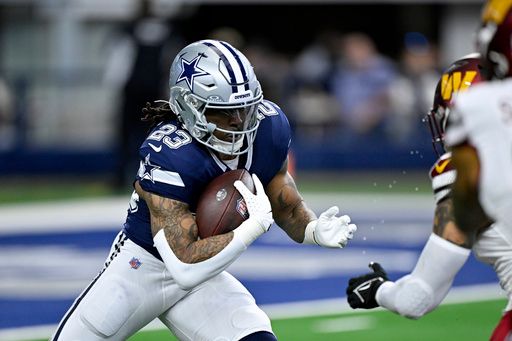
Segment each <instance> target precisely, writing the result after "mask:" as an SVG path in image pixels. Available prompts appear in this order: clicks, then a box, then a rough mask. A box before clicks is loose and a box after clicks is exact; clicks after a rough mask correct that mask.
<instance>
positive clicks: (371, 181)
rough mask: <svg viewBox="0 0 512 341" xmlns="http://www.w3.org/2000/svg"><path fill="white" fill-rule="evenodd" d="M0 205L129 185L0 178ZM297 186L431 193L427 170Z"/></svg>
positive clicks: (306, 177) (345, 175)
mask: <svg viewBox="0 0 512 341" xmlns="http://www.w3.org/2000/svg"><path fill="white" fill-rule="evenodd" d="M0 180H1V182H2V188H1V190H0V205H1V204H11V203H24V202H44V201H55V200H66V199H78V198H82V199H83V198H94V197H105V196H109V195H126V196H127V197H128V196H129V195H130V193H131V191H132V188H131V187H130V186H129V185H127V186H126V189H123V190H121V191H120V190H114V189H113V188H112V187H111V186H110V183H109V182H108V180H105V179H101V178H100V179H98V178H93V179H90V178H81V177H76V178H73V177H67V178H65V179H61V178H24V179H19V178H17V179H11V178H0ZM296 182H297V186H298V188H299V190H300V191H301V192H303V193H306V192H326V193H389V194H394V193H401V194H403V193H405V194H407V193H408V194H425V193H431V187H430V182H429V179H428V175H427V172H426V171H425V172H417V171H415V172H407V171H396V170H390V171H386V172H378V173H377V172H329V173H325V172H324V173H299V174H297V176H296Z"/></svg>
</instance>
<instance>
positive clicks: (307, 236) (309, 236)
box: [302, 219, 319, 245]
mask: <svg viewBox="0 0 512 341" xmlns="http://www.w3.org/2000/svg"><path fill="white" fill-rule="evenodd" d="M317 224H318V219H315V220H313V221H310V222H309V224H308V225H307V226H306V230H305V231H304V240H303V241H302V243H303V244H314V245H319V244H318V243H317V242H316V239H315V229H316V225H317Z"/></svg>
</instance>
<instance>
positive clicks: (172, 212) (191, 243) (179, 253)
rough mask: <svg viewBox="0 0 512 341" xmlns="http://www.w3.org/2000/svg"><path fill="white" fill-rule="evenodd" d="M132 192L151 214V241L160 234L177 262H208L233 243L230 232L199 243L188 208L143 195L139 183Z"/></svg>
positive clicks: (194, 221)
mask: <svg viewBox="0 0 512 341" xmlns="http://www.w3.org/2000/svg"><path fill="white" fill-rule="evenodd" d="M135 189H136V191H137V194H139V197H140V198H142V199H144V201H145V202H146V204H147V205H148V207H149V211H150V212H151V232H152V234H153V237H154V236H155V235H156V234H157V233H158V232H159V231H160V230H163V231H164V233H165V239H167V243H168V244H169V246H170V247H171V249H172V251H173V252H174V254H175V255H176V257H178V259H179V260H180V261H182V262H184V263H197V262H201V261H203V260H205V259H208V258H211V257H213V256H215V255H216V254H218V253H219V252H220V251H221V250H222V249H224V248H225V247H226V245H228V243H229V242H230V241H231V240H232V239H233V232H229V233H226V234H221V235H218V236H213V237H210V238H205V239H201V240H198V231H197V225H196V220H195V218H194V217H193V216H192V213H191V212H190V211H189V209H188V205H187V204H185V203H183V202H180V201H177V200H172V199H169V198H164V197H161V196H159V195H156V194H153V193H150V192H146V191H144V190H143V189H142V187H140V185H139V182H138V181H137V182H136V183H135Z"/></svg>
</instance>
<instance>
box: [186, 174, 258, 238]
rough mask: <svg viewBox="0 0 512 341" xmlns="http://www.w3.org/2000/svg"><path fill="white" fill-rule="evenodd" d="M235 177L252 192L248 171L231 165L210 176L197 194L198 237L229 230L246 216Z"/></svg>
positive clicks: (252, 183) (252, 184)
mask: <svg viewBox="0 0 512 341" xmlns="http://www.w3.org/2000/svg"><path fill="white" fill-rule="evenodd" d="M236 180H240V181H242V182H243V183H244V184H245V186H247V188H248V189H249V190H250V191H251V192H253V193H254V192H255V189H254V182H253V180H252V177H251V175H250V174H249V172H247V171H246V170H245V169H235V170H232V171H228V172H226V173H223V174H222V175H220V176H218V177H217V178H215V179H213V181H212V182H211V183H210V184H208V186H206V188H205V190H204V191H203V193H202V194H201V196H200V197H199V201H198V204H197V209H196V223H197V227H198V230H199V237H200V238H201V239H203V238H206V237H210V236H215V235H218V234H223V233H227V232H229V231H232V230H234V229H235V228H237V227H238V226H239V225H240V224H241V223H242V222H243V221H244V220H246V219H247V218H249V212H248V211H247V206H246V204H245V201H244V199H243V198H242V195H241V194H240V192H238V190H237V189H236V188H235V186H233V183H234V182H235V181H236Z"/></svg>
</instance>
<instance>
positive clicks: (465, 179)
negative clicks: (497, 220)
mask: <svg viewBox="0 0 512 341" xmlns="http://www.w3.org/2000/svg"><path fill="white" fill-rule="evenodd" d="M452 160H453V164H454V166H455V169H456V170H457V178H456V180H455V183H454V184H453V185H452V197H453V205H454V209H453V216H454V218H455V222H456V223H457V225H458V226H459V229H460V230H461V231H463V232H464V233H466V234H467V235H470V236H475V235H476V234H477V233H478V232H479V231H481V230H483V229H485V228H486V227H488V226H489V225H490V224H492V220H491V219H490V218H489V217H487V215H486V214H485V212H484V210H483V208H482V206H481V205H480V200H479V197H478V196H479V193H478V185H479V184H478V183H479V177H480V161H479V159H478V155H477V153H476V150H475V148H473V147H472V146H470V145H468V144H462V145H458V146H455V147H454V148H453V150H452Z"/></svg>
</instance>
